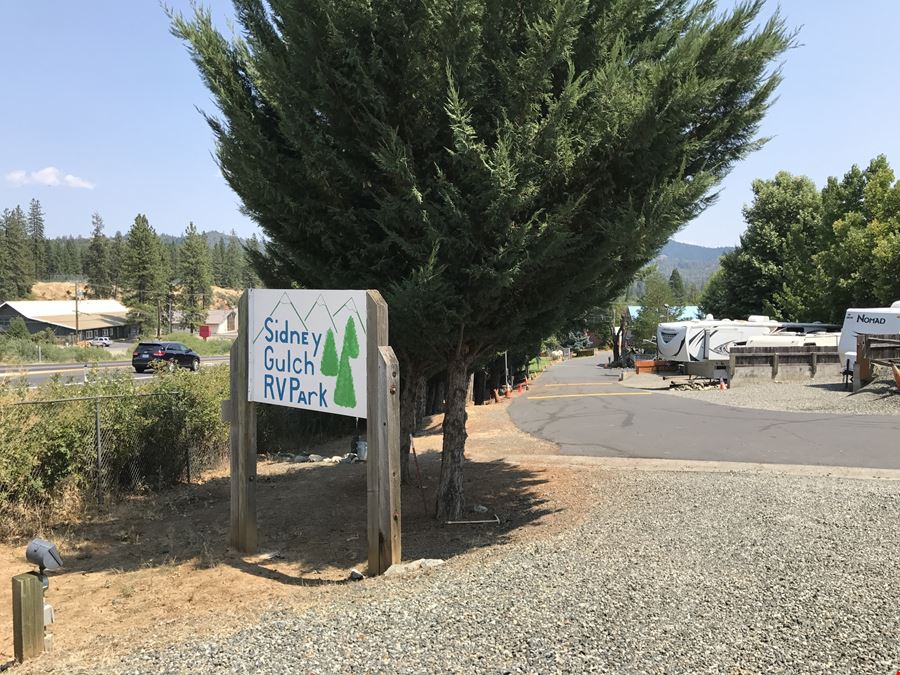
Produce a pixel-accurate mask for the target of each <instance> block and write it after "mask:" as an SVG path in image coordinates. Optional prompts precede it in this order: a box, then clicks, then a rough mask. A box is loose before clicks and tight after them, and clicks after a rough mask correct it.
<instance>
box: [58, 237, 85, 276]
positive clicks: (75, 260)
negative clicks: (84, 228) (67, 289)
mask: <svg viewBox="0 0 900 675" xmlns="http://www.w3.org/2000/svg"><path fill="white" fill-rule="evenodd" d="M62 273H63V274H64V275H66V277H68V278H70V279H71V278H73V277H80V276H81V275H82V274H83V270H82V268H81V250H80V249H79V248H78V244H77V242H76V241H75V239H74V238H73V237H66V238H65V239H64V240H63V245H62Z"/></svg>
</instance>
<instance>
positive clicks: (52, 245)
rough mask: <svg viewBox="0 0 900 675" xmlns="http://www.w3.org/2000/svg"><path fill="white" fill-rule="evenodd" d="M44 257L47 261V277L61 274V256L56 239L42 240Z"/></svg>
mask: <svg viewBox="0 0 900 675" xmlns="http://www.w3.org/2000/svg"><path fill="white" fill-rule="evenodd" d="M44 259H45V260H46V261H47V276H48V277H50V278H51V279H52V278H55V277H58V276H59V275H61V274H62V258H61V256H60V243H59V240H58V239H48V240H46V241H45V242H44Z"/></svg>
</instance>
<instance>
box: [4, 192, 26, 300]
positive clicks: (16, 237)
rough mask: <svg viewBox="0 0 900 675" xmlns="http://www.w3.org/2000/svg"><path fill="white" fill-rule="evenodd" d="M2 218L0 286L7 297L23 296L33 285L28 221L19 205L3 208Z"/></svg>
mask: <svg viewBox="0 0 900 675" xmlns="http://www.w3.org/2000/svg"><path fill="white" fill-rule="evenodd" d="M2 220H3V242H2V245H3V247H4V251H5V256H4V257H5V261H4V267H3V269H2V270H0V275H2V277H3V282H2V283H0V286H2V288H3V289H4V290H5V291H6V292H7V293H8V294H9V296H10V297H9V298H7V299H13V298H24V297H26V296H27V295H28V294H29V293H31V287H32V285H34V261H33V256H32V248H31V241H30V240H29V238H28V222H27V218H26V217H25V212H24V211H23V210H22V207H21V206H17V207H16V208H14V209H12V210H9V209H7V210H5V211H4V212H3V215H2Z"/></svg>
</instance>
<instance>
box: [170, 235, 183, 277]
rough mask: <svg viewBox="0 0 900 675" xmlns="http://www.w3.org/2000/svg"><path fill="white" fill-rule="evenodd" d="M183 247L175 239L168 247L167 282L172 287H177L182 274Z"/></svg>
mask: <svg viewBox="0 0 900 675" xmlns="http://www.w3.org/2000/svg"><path fill="white" fill-rule="evenodd" d="M182 245H183V242H182V244H181V245H179V243H178V242H177V241H175V240H174V239H173V240H172V241H170V242H169V244H168V245H167V246H166V260H167V262H168V266H167V274H166V280H167V281H168V282H169V285H170V286H177V285H178V283H179V278H180V274H181V246H182Z"/></svg>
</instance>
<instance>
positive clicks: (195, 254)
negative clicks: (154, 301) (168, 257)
mask: <svg viewBox="0 0 900 675" xmlns="http://www.w3.org/2000/svg"><path fill="white" fill-rule="evenodd" d="M179 257H180V268H179V273H178V294H177V300H176V306H177V307H178V309H179V310H180V311H181V323H182V325H184V326H185V327H187V328H189V329H190V331H191V333H193V332H194V329H195V328H196V327H197V326H199V325H200V324H203V323H206V312H207V309H209V306H210V304H211V303H212V288H211V286H212V274H211V272H210V269H209V245H208V244H207V243H206V237H205V236H204V235H202V234H199V233H198V232H197V228H196V227H194V224H193V223H190V224H189V225H188V227H187V229H186V230H185V232H184V240H183V242H182V244H181V250H180V252H179Z"/></svg>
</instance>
